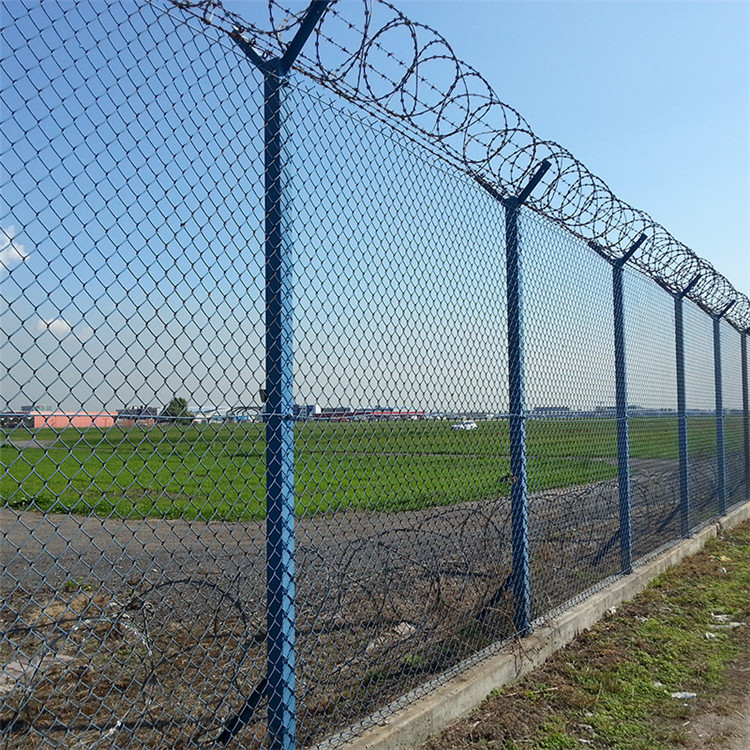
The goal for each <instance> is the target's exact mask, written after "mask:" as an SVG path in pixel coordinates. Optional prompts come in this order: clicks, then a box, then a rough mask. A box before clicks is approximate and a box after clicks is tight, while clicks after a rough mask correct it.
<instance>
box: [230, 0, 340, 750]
mask: <svg viewBox="0 0 750 750" xmlns="http://www.w3.org/2000/svg"><path fill="white" fill-rule="evenodd" d="M328 4H329V0H313V1H312V2H311V4H310V6H309V7H308V9H307V11H306V13H305V16H304V18H303V19H302V22H301V23H300V26H299V28H298V30H297V33H296V34H295V36H294V38H293V39H292V41H291V43H290V44H289V46H288V47H287V49H286V51H285V52H284V55H283V56H282V57H280V58H271V59H264V58H262V57H261V55H260V54H258V52H257V51H256V50H255V48H254V47H253V46H252V44H251V43H250V42H248V41H247V40H246V39H244V38H243V37H242V36H241V34H240V33H239V31H238V32H237V33H236V34H235V35H234V40H235V42H236V43H237V44H238V45H239V47H240V48H241V49H242V51H243V52H244V53H245V54H246V55H247V56H248V57H249V58H250V60H251V61H252V62H253V64H254V65H255V66H256V67H257V68H258V69H259V70H261V71H262V72H263V87H264V108H263V119H264V168H265V181H264V188H265V285H266V291H265V303H266V601H267V613H266V628H267V636H266V650H267V653H266V676H265V678H264V681H262V683H261V685H264V686H265V693H266V696H267V698H268V744H269V747H270V749H271V750H294V748H295V747H296V742H297V727H296V680H295V666H296V665H295V649H296V643H295V627H296V625H295V586H294V572H295V571H294V526H295V517H294V373H293V364H294V350H293V343H294V331H293V325H292V324H293V312H294V310H293V291H294V289H293V274H294V265H293V248H292V246H291V241H290V238H289V236H288V229H289V227H288V223H289V222H288V219H287V218H286V217H285V216H284V194H283V191H284V181H285V175H284V161H283V159H284V144H283V142H282V133H283V122H282V119H283V109H282V108H283V91H284V87H285V85H286V76H287V74H288V72H289V70H290V69H291V67H292V65H293V64H294V61H295V59H296V57H297V55H298V54H299V53H300V51H301V50H302V47H303V46H304V44H305V42H306V40H307V38H308V37H309V36H310V34H311V33H312V31H313V29H314V28H315V26H316V25H317V23H318V21H319V20H320V18H321V16H322V15H323V12H324V11H325V9H326V7H327V6H328ZM253 700H255V702H256V704H257V696H254V697H253ZM253 710H254V706H253V707H252V709H251V707H250V699H248V705H246V707H245V709H243V711H241V712H240V714H239V715H238V717H235V718H234V719H233V721H234V723H235V726H237V727H239V726H241V725H242V724H244V723H247V721H249V719H250V718H251V716H252V712H253Z"/></svg>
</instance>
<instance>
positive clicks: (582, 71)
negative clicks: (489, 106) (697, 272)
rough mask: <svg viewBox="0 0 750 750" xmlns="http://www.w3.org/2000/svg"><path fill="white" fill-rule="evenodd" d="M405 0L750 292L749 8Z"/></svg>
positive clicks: (535, 124) (513, 101)
mask: <svg viewBox="0 0 750 750" xmlns="http://www.w3.org/2000/svg"><path fill="white" fill-rule="evenodd" d="M396 5H397V7H399V8H400V9H401V10H402V11H403V12H404V13H405V15H407V16H408V17H409V18H411V19H412V20H414V21H419V22H421V23H424V24H426V25H428V26H431V27H432V28H434V29H435V30H436V31H438V32H440V33H441V34H442V35H443V36H444V37H445V38H446V39H447V40H448V41H449V42H450V44H451V46H452V47H453V49H454V51H455V52H456V54H457V55H458V57H459V58H461V59H463V60H464V61H465V62H467V63H468V64H470V65H471V66H473V67H474V68H476V69H477V70H478V71H480V72H481V73H482V74H483V75H484V77H485V78H486V79H487V80H488V81H489V83H490V84H491V85H492V87H493V88H494V90H495V92H496V93H497V95H498V96H499V97H500V99H501V100H503V101H504V102H506V103H507V104H509V105H510V106H512V107H514V108H515V109H517V110H518V111H519V112H520V113H521V114H522V115H523V116H524V117H525V118H526V120H527V121H528V123H529V124H530V125H531V127H532V128H533V130H534V131H535V132H536V133H537V135H539V136H540V137H541V138H544V139H549V140H554V141H557V142H558V143H560V144H561V145H562V146H564V147H565V148H567V149H568V150H569V151H571V152H572V153H573V154H574V155H575V156H576V157H578V158H579V159H580V160H581V161H583V162H584V164H586V166H587V167H588V168H589V169H590V170H591V171H592V172H593V173H594V174H596V175H598V176H599V177H601V178H603V179H604V180H605V182H607V184H608V185H609V186H610V187H611V188H612V190H613V191H614V192H615V193H616V194H617V195H618V196H619V197H620V198H622V199H623V200H626V201H627V202H629V203H631V204H632V205H633V206H635V207H637V208H640V209H642V210H644V211H646V212H648V213H649V214H650V215H651V216H652V217H653V218H654V219H655V220H656V221H657V222H659V223H661V224H662V225H663V226H664V227H666V229H667V230H669V231H670V232H671V233H672V234H673V235H674V236H675V237H676V238H677V239H678V240H680V241H681V242H684V243H685V244H686V245H688V246H689V247H690V248H691V249H693V250H694V251H695V252H696V253H697V254H698V255H701V256H702V257H704V258H706V259H707V260H708V261H710V262H711V263H712V264H713V265H714V267H715V268H716V269H717V270H718V271H719V272H720V273H722V274H724V275H725V276H726V277H727V278H728V279H729V280H730V281H731V282H732V283H733V284H734V286H735V287H736V288H737V289H739V290H740V291H742V292H744V293H745V294H748V295H750V117H749V111H748V110H749V103H750V80H749V75H750V72H749V71H750V60H749V57H748V55H749V52H748V51H749V50H750V3H747V2H744V1H742V0H740V1H739V2H557V1H556V0H552V1H551V2H500V1H498V0H484V1H482V2H477V1H476V0H452V1H451V2H445V1H444V0H430V1H429V2H428V1H427V0H416V1H415V0H399V2H397V3H396Z"/></svg>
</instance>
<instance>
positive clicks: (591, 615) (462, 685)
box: [319, 503, 750, 750]
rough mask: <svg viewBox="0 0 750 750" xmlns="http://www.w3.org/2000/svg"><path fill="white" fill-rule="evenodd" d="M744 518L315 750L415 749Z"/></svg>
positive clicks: (703, 534)
mask: <svg viewBox="0 0 750 750" xmlns="http://www.w3.org/2000/svg"><path fill="white" fill-rule="evenodd" d="M748 519H750V503H746V504H745V505H743V506H741V507H739V508H737V509H735V510H734V511H732V512H730V513H729V514H728V515H726V516H725V517H724V518H722V519H720V520H718V521H716V522H714V523H711V524H710V525H708V526H706V527H704V528H703V529H701V530H700V531H698V532H696V533H695V534H694V535H693V536H692V537H690V538H689V539H686V540H684V541H682V542H679V543H678V544H676V545H675V546H674V547H670V548H669V549H668V550H667V551H666V552H663V553H661V554H659V555H657V556H655V557H653V558H651V559H649V560H648V561H647V562H645V563H643V564H642V565H639V566H638V567H637V568H636V569H635V570H634V571H633V573H631V574H630V575H628V576H623V577H619V578H617V579H615V580H614V582H613V583H612V584H611V585H609V586H608V587H607V588H606V589H604V590H602V591H599V592H597V593H595V594H593V595H592V596H590V597H588V598H586V599H585V600H584V601H582V602H580V603H579V604H577V605H575V606H574V607H572V608H571V609H569V610H567V611H565V612H563V613H561V614H559V615H557V616H555V617H553V618H552V619H550V620H547V621H546V622H545V624H544V626H543V627H540V628H539V629H538V630H535V631H534V632H533V633H532V634H531V635H530V636H528V637H527V638H523V639H521V640H519V641H515V642H514V643H512V644H509V645H508V646H507V647H504V648H503V649H501V650H498V651H497V652H495V653H494V654H493V655H491V656H490V657H488V658H487V659H485V660H483V661H482V662H481V663H479V664H477V665H475V666H473V667H470V668H468V669H466V670H465V671H462V672H461V673H460V674H458V675H456V676H455V677H453V678H452V679H450V680H448V681H446V682H445V683H443V684H442V685H440V686H439V687H437V688H435V689H434V690H432V691H430V692H429V693H428V694H427V695H426V696H425V697H423V698H421V699H418V700H417V701H415V702H414V703H411V704H409V705H407V706H405V707H404V708H402V709H400V710H398V711H397V712H396V713H393V714H391V715H390V716H388V717H387V718H383V716H382V713H381V714H380V715H379V716H378V717H371V719H370V720H369V721H367V722H365V724H372V723H376V722H377V723H378V726H371V727H370V728H368V729H366V730H365V731H364V732H362V734H360V735H359V736H357V737H356V738H354V739H351V740H350V741H349V742H348V743H347V744H344V742H343V739H344V736H347V738H349V737H351V736H352V733H353V731H354V730H352V729H350V730H348V731H347V732H346V734H343V733H342V734H341V735H338V737H335V738H331V739H329V740H328V741H327V742H325V743H322V744H321V745H320V746H319V747H320V748H325V747H328V748H332V747H342V745H343V746H344V747H346V748H347V750H407V748H415V747H417V746H418V745H420V744H421V743H423V742H424V741H425V740H426V739H427V738H428V737H430V736H431V735H433V734H436V733H437V732H439V731H441V730H442V729H444V728H445V727H447V726H448V725H449V724H451V723H452V722H454V721H456V720H457V719H460V718H461V717H463V716H465V715H466V714H468V713H470V712H471V711H472V710H473V709H474V708H476V707H477V706H478V705H479V704H481V703H482V702H483V701H484V700H485V699H486V697H487V695H488V694H489V693H490V692H491V691H492V690H494V689H496V688H498V687H500V686H502V685H506V684H507V683H509V682H512V681H513V680H516V679H518V678H519V677H521V676H523V675H525V674H526V673H527V672H530V671H531V670H533V669H534V668H535V667H538V666H539V665H540V664H542V663H543V662H544V661H545V660H546V659H547V658H548V657H549V656H550V655H551V654H553V653H554V652H555V651H557V650H558V649H560V648H562V647H563V646H565V645H566V644H568V643H570V641H572V640H573V638H575V637H576V636H577V635H578V634H579V633H581V632H583V631H584V630H587V629H589V628H590V627H591V626H592V625H594V623H596V622H597V621H598V620H599V619H600V618H601V617H602V616H603V615H604V614H605V613H606V612H607V611H608V610H609V609H611V608H612V607H616V606H617V605H619V604H621V603H622V602H625V601H629V600H631V599H633V597H634V596H635V595H636V594H638V592H640V591H641V590H643V589H644V588H645V587H646V586H647V585H648V583H649V582H650V581H652V580H653V579H654V578H656V577H657V576H658V575H660V574H661V573H663V572H664V571H665V570H667V569H668V568H671V567H673V566H674V565H677V564H678V563H679V562H681V561H682V560H683V559H684V558H686V557H689V556H690V555H693V554H695V553H696V552H698V551H700V550H701V549H702V548H703V546H704V545H705V544H706V542H707V541H708V540H709V539H711V538H713V537H715V536H717V534H719V533H720V532H721V531H722V530H723V529H729V528H732V527H734V526H737V525H738V524H740V523H742V522H743V521H746V520H748Z"/></svg>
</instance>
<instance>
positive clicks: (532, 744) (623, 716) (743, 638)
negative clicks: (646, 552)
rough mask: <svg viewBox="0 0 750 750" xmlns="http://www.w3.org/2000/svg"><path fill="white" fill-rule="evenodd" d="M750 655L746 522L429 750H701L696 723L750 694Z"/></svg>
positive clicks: (749, 555)
mask: <svg viewBox="0 0 750 750" xmlns="http://www.w3.org/2000/svg"><path fill="white" fill-rule="evenodd" d="M732 623H741V625H740V626H736V625H733V624H732ZM749 653H750V523H745V524H743V525H742V526H740V527H738V528H737V529H735V530H733V531H731V532H728V533H726V534H725V535H724V536H723V537H721V538H719V539H715V540H712V541H710V542H709V543H708V544H707V545H706V547H705V549H704V550H703V551H702V552H700V553H698V554H697V555H695V556H693V557H691V558H689V559H688V560H686V561H684V562H683V563H682V564H681V565H679V566H677V567H675V568H674V569H672V570H671V571H669V572H667V573H665V574H664V575H662V576H660V577H659V578H658V579H656V580H655V581H653V582H652V584H651V585H650V586H649V587H648V588H647V589H646V590H645V591H644V592H642V593H641V594H640V595H639V596H638V597H636V599H635V600H634V601H633V602H629V603H626V604H624V605H623V606H622V607H620V608H618V610H617V611H616V612H615V613H612V614H610V615H609V616H608V617H606V618H605V619H604V620H602V621H601V622H600V623H598V624H597V625H596V626H595V627H594V628H592V629H591V630H590V631H588V632H586V633H584V634H582V635H580V636H579V637H578V638H577V639H575V640H574V641H573V642H572V643H571V644H570V645H569V646H568V647H566V648H565V649H563V650H561V651H559V652H558V653H557V654H555V656H553V657H552V658H551V659H550V660H549V661H548V662H547V663H546V664H545V665H544V666H543V667H541V668H540V669H538V670H535V671H534V672H533V673H531V674H530V675H528V676H527V677H526V678H524V679H523V680H521V681H519V682H517V683H514V684H511V685H508V686H506V687H504V688H502V689H501V690H498V691H496V692H495V693H493V694H492V695H491V696H490V698H489V699H488V700H487V701H486V702H485V703H484V704H483V705H482V706H481V707H480V708H479V709H477V711H475V712H474V713H472V714H471V715H470V716H468V717H467V718H466V719H464V720H462V721H460V722H458V723H457V724H454V725H453V726H451V727H449V728H448V729H446V730H445V731H444V732H443V733H442V734H441V735H439V736H437V737H434V738H432V739H431V740H430V741H428V742H427V743H426V745H425V746H424V750H446V749H447V748H451V749H454V750H461V749H462V748H470V747H471V748H476V747H481V748H494V749H496V750H501V749H502V750H520V748H524V749H528V750H558V749H560V750H561V749H563V748H581V747H591V748H610V749H614V750H626V749H627V750H647V749H648V750H659V749H660V748H663V749H665V750H666V749H667V748H675V747H680V746H688V747H694V746H695V747H702V746H704V745H703V744H702V743H701V744H698V745H694V744H693V737H692V730H691V724H693V723H694V722H695V721H696V720H697V719H698V718H699V717H700V716H701V714H703V713H705V712H707V711H708V710H709V709H711V710H713V711H717V706H718V711H719V713H720V712H721V705H722V696H723V695H724V694H725V693H726V692H727V691H729V692H731V691H734V692H735V693H736V692H737V691H738V690H739V691H740V694H741V693H743V692H744V694H747V692H748V690H750V672H748V671H747V670H742V669H736V668H735V665H736V664H737V662H738V660H739V659H740V658H744V659H745V660H746V659H747V655H748V654H749ZM738 682H739V684H738ZM675 693H687V694H692V693H695V694H696V697H695V698H682V699H680V698H675V697H673V694H675ZM711 746H713V745H711ZM716 746H717V747H720V746H721V745H720V744H719V745H716Z"/></svg>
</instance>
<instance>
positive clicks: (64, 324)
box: [34, 318, 94, 343]
mask: <svg viewBox="0 0 750 750" xmlns="http://www.w3.org/2000/svg"><path fill="white" fill-rule="evenodd" d="M34 328H35V329H36V331H37V332H38V333H45V332H47V333H51V334H52V335H53V336H57V338H60V339H61V338H64V337H65V336H68V335H69V334H72V335H73V336H75V338H77V339H78V340H79V341H80V342H81V343H84V342H85V341H87V340H88V339H90V338H91V337H92V336H93V335H94V329H93V328H91V326H88V325H86V324H85V323H83V322H81V323H77V324H76V325H73V324H72V323H69V322H68V321H67V320H65V319H64V318H47V319H46V320H37V321H36V323H35V325H34Z"/></svg>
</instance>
